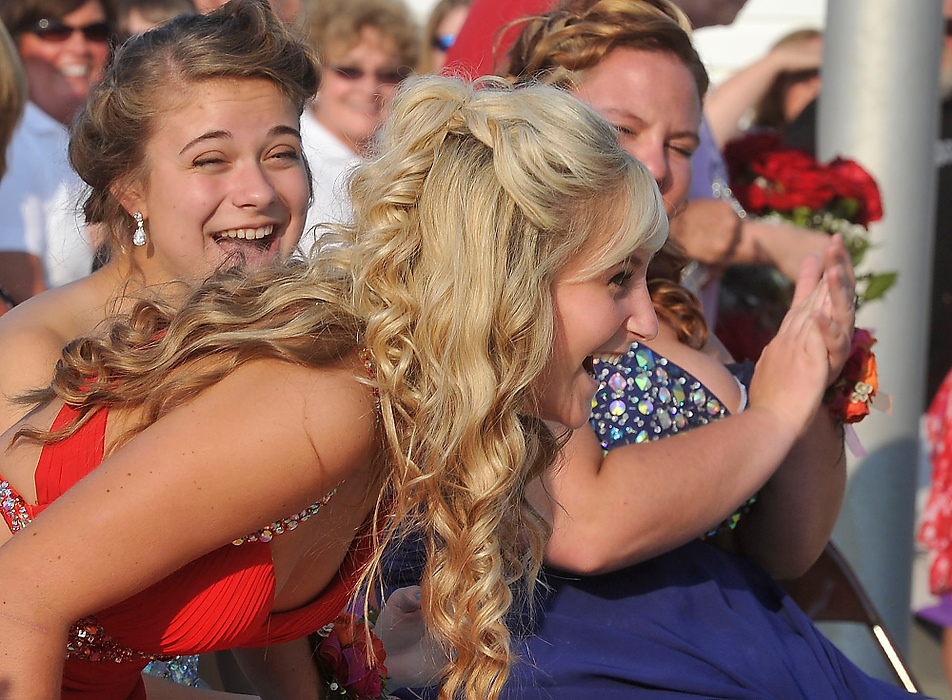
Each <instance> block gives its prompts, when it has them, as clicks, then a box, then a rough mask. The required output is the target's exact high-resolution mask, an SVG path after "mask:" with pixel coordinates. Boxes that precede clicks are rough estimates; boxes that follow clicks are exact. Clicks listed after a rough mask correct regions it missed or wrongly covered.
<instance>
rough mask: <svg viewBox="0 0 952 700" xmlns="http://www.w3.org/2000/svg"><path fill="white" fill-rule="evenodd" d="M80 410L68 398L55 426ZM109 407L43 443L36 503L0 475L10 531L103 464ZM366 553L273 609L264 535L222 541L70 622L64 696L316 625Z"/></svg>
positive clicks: (338, 602) (330, 612)
mask: <svg viewBox="0 0 952 700" xmlns="http://www.w3.org/2000/svg"><path fill="white" fill-rule="evenodd" d="M75 415H76V414H75V411H74V410H73V409H71V408H69V407H64V408H63V409H62V410H61V411H60V413H59V415H58V416H57V418H56V421H55V422H54V423H53V430H57V429H59V428H61V427H63V426H65V425H67V424H68V423H69V422H70V421H71V420H72V419H73V418H74V416H75ZM106 417H107V411H105V410H101V411H99V412H98V413H96V414H95V415H94V416H93V417H92V419H91V420H90V421H89V423H87V424H86V425H84V426H83V427H82V428H81V429H80V430H79V431H78V432H76V433H75V434H74V435H73V436H71V437H70V438H68V439H66V440H63V441H61V442H58V443H53V444H48V445H46V446H45V447H44V448H43V451H42V454H41V456H40V460H39V464H38V466H37V469H36V494H37V505H36V506H32V505H30V504H27V503H25V502H24V501H23V499H22V498H21V497H20V496H19V494H17V493H16V492H15V491H13V489H12V488H11V487H10V485H9V483H7V482H6V481H4V480H2V478H0V514H2V516H3V518H4V520H5V521H6V523H7V525H8V526H9V527H10V529H11V530H12V531H13V532H16V531H17V530H19V529H21V528H22V527H24V526H25V525H27V524H28V523H29V522H30V521H31V520H32V519H33V518H34V517H35V516H36V515H38V514H39V513H40V512H42V511H43V510H44V509H45V508H46V507H47V506H48V505H49V504H50V503H52V502H53V501H55V500H56V498H58V497H59V496H60V495H61V494H63V493H64V492H65V491H66V490H67V489H69V488H70V487H71V486H73V484H75V483H76V482H78V481H79V480H80V479H81V478H83V477H84V476H85V475H86V474H88V473H89V472H91V471H92V470H93V469H95V468H96V467H97V466H98V465H99V463H100V462H101V461H102V458H103V447H104V436H105V429H106ZM365 539H366V538H359V540H355V542H358V541H363V540H365ZM146 546H147V545H146ZM368 555H369V549H368V548H367V547H366V546H358V545H357V544H355V545H354V546H352V548H351V551H350V552H349V553H348V555H347V557H346V559H345V560H344V563H343V564H342V565H341V568H340V570H339V571H338V573H337V576H336V577H335V579H334V581H333V582H332V583H331V584H330V585H328V587H327V588H326V589H325V590H324V591H323V592H322V593H321V595H320V596H319V597H318V598H317V599H316V600H314V601H313V602H312V603H310V604H309V605H307V606H305V607H303V608H299V609H297V610H292V611H289V612H284V613H271V612H270V611H271V608H272V605H273V602H274V592H275V591H274V587H275V582H274V567H273V563H272V560H271V551H270V549H269V547H268V545H267V543H266V542H264V541H245V542H243V543H242V544H241V546H235V545H233V544H228V545H225V546H224V547H221V548H220V549H217V550H215V551H213V552H210V553H208V554H206V555H205V556H203V557H201V558H199V559H196V560H195V561H193V562H191V563H189V564H187V565H185V566H184V567H182V568H181V569H179V570H178V571H176V572H175V573H173V574H171V575H170V576H168V577H166V578H164V579H163V580H161V581H159V582H158V583H156V584H154V585H152V586H150V587H149V588H147V589H145V590H144V591H142V592H140V593H138V594H136V595H134V596H132V597H131V598H128V599H126V600H124V601H122V602H120V603H118V604H116V605H114V606H112V607H111V608H108V609H106V610H103V611H101V612H99V613H97V614H96V615H95V616H93V617H90V618H86V619H84V620H80V621H79V622H77V623H76V625H74V627H73V629H72V630H71V632H70V638H69V644H68V649H67V654H66V666H65V671H64V674H63V697H64V698H97V699H99V698H102V699H103V700H113V699H117V700H118V699H120V698H121V699H123V700H124V699H127V698H136V699H138V698H144V697H145V689H144V687H143V684H142V679H141V675H140V672H141V671H142V669H143V668H144V667H145V665H146V664H147V663H148V662H149V661H151V660H154V659H161V658H168V657H173V656H183V655H187V654H201V653H205V652H209V651H217V650H220V649H230V648H232V647H242V646H244V647H254V646H264V645H267V644H276V643H281V642H287V641H291V640H293V639H298V638H300V637H303V636H305V635H307V634H310V633H312V632H316V631H317V630H319V629H320V628H322V627H324V626H325V625H327V624H328V623H330V622H332V621H333V620H334V618H335V617H337V615H338V614H339V613H340V611H341V610H342V609H343V608H344V607H345V606H346V604H347V602H348V600H349V599H350V596H351V594H352V593H353V589H354V585H355V583H356V580H357V578H358V576H359V574H360V571H361V568H362V566H363V564H364V563H365V562H366V560H367V557H368ZM91 565H92V564H91Z"/></svg>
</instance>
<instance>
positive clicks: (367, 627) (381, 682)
mask: <svg viewBox="0 0 952 700" xmlns="http://www.w3.org/2000/svg"><path fill="white" fill-rule="evenodd" d="M372 629H373V621H372V620H371V621H368V620H366V619H365V618H364V617H360V618H358V617H357V616H356V615H351V614H349V613H341V614H340V615H338V616H337V619H336V620H334V622H332V623H331V624H329V625H327V626H326V627H324V628H323V629H322V630H321V631H320V632H318V640H317V645H316V647H317V648H316V654H315V658H316V660H317V664H318V668H319V669H320V672H321V679H322V680H323V681H324V682H325V683H326V685H327V689H328V692H329V697H332V698H338V697H339V698H345V699H346V700H379V699H380V698H386V697H387V694H386V692H385V687H384V686H385V680H386V678H387V667H386V666H384V662H385V661H386V659H387V653H386V652H385V651H384V648H383V643H382V642H381V641H380V640H379V639H377V637H376V636H374V633H373V632H372V631H371V630H372ZM368 644H369V645H370V647H368ZM370 649H372V650H373V654H372V655H371V654H369V653H368V652H369V651H370Z"/></svg>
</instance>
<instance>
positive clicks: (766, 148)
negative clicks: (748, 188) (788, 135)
mask: <svg viewBox="0 0 952 700" xmlns="http://www.w3.org/2000/svg"><path fill="white" fill-rule="evenodd" d="M780 147H781V144H780V134H778V133H777V132H775V131H759V132H754V133H752V134H747V135H745V136H742V137H741V138H739V139H735V140H733V141H731V142H729V143H728V144H727V145H726V146H725V147H724V160H725V161H726V163H727V171H728V173H729V175H730V180H731V185H732V186H733V183H735V182H738V181H741V180H744V179H751V177H750V175H749V169H750V164H751V163H753V162H754V161H755V160H757V159H758V158H760V157H761V155H762V154H764V153H768V152H770V151H775V150H777V149H778V148H780Z"/></svg>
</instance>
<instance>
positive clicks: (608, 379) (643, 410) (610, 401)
mask: <svg viewBox="0 0 952 700" xmlns="http://www.w3.org/2000/svg"><path fill="white" fill-rule="evenodd" d="M595 378H596V379H598V381H599V383H600V386H599V388H598V392H597V393H596V394H595V398H594V399H593V400H592V409H593V410H592V424H593V425H594V426H595V432H596V434H597V435H598V437H599V440H600V441H601V444H602V448H603V449H606V450H607V449H608V447H609V445H613V444H614V443H616V442H619V441H624V442H625V443H630V442H636V443H638V442H647V441H648V440H657V439H658V438H659V437H662V436H663V435H669V434H670V435H674V434H676V433H678V432H679V431H681V430H684V429H686V428H687V429H690V428H693V427H696V426H699V425H704V424H706V423H709V422H710V421H711V420H714V419H716V418H719V417H721V416H722V415H723V414H724V413H725V410H724V407H723V406H722V405H721V402H720V401H719V400H718V399H717V397H716V396H714V395H713V394H711V393H710V392H708V391H707V390H706V389H705V388H704V386H703V385H702V384H701V383H700V382H699V381H697V380H696V379H695V378H694V377H692V376H690V375H689V374H688V373H687V372H685V371H684V370H682V369H681V368H680V367H678V366H677V365H675V364H674V363H670V362H668V359H667V358H666V357H662V356H660V355H656V354H655V353H654V352H652V351H651V349H650V348H647V347H645V346H644V345H641V344H639V343H635V344H633V345H632V346H631V348H630V349H629V350H628V353H627V354H626V355H624V356H623V357H622V359H621V361H620V362H619V363H618V364H614V363H611V362H606V361H604V360H598V359H596V360H595Z"/></svg>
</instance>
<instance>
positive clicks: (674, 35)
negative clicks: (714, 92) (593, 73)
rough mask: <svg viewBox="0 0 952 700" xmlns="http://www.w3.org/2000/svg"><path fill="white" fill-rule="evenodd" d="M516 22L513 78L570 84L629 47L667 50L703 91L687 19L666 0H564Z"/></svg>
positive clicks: (705, 80)
mask: <svg viewBox="0 0 952 700" xmlns="http://www.w3.org/2000/svg"><path fill="white" fill-rule="evenodd" d="M521 23H522V24H523V26H522V32H521V33H520V35H519V37H518V38H517V39H516V43H515V44H514V45H513V47H512V48H511V49H510V50H509V54H508V65H507V72H508V74H509V75H510V76H512V78H513V79H516V80H519V79H523V80H525V79H530V80H540V81H542V82H544V83H546V84H548V85H559V86H561V87H565V88H568V89H572V88H575V87H577V86H578V85H579V84H580V83H581V82H582V81H584V79H585V71H587V70H588V69H590V68H593V67H594V66H596V65H598V64H599V63H600V62H601V61H602V59H604V58H605V57H606V56H607V55H608V54H609V53H611V52H612V51H614V50H615V49H618V48H631V49H643V50H645V51H660V52H664V53H669V54H672V55H673V56H675V57H676V58H678V59H679V60H680V61H681V62H682V63H683V64H684V65H685V66H686V67H687V68H688V70H690V71H691V74H692V75H693V76H694V80H695V82H696V83H697V89H698V96H699V98H700V99H702V100H703V99H704V95H705V94H706V93H707V89H708V86H709V78H708V75H707V69H706V68H705V67H704V63H703V62H702V61H701V57H700V56H699V55H698V53H697V51H696V50H695V48H694V45H693V44H692V43H691V25H690V22H688V19H687V17H686V16H685V15H684V13H683V12H681V10H679V9H678V8H677V7H676V6H675V5H674V4H672V3H670V2H668V1H667V0H564V1H563V2H562V3H560V4H559V6H558V7H556V9H554V10H552V11H551V12H549V13H548V14H545V15H542V16H539V17H529V18H527V19H525V20H521Z"/></svg>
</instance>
